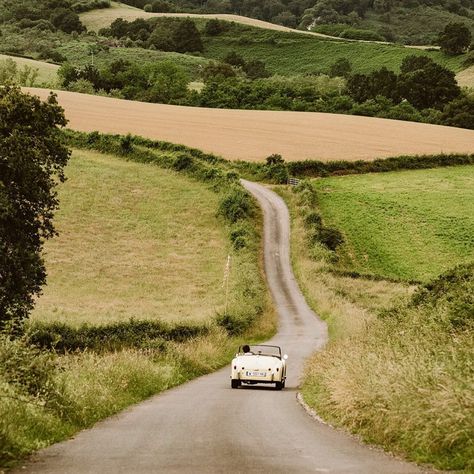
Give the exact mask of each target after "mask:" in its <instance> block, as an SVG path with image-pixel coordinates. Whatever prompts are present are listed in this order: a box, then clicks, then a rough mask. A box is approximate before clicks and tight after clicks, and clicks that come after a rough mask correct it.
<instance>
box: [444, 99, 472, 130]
mask: <svg viewBox="0 0 474 474" xmlns="http://www.w3.org/2000/svg"><path fill="white" fill-rule="evenodd" d="M440 120H441V122H442V123H444V124H445V125H450V126H452V127H461V128H469V129H471V130H474V95H473V94H468V95H464V96H461V97H460V98H459V99H455V100H453V101H452V102H450V103H449V104H447V105H446V106H445V107H444V109H443V113H442V115H441V117H440Z"/></svg>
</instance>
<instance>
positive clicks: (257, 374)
mask: <svg viewBox="0 0 474 474" xmlns="http://www.w3.org/2000/svg"><path fill="white" fill-rule="evenodd" d="M245 375H246V376H247V377H266V376H267V373H266V372H250V371H248V370H247V372H245Z"/></svg>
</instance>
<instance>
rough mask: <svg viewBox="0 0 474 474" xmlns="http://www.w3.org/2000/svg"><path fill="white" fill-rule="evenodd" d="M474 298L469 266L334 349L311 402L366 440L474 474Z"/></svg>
mask: <svg viewBox="0 0 474 474" xmlns="http://www.w3.org/2000/svg"><path fill="white" fill-rule="evenodd" d="M473 294H474V265H473V264H472V263H469V264H467V265H465V266H461V267H458V268H455V269H453V270H450V271H448V272H447V273H445V274H444V275H442V276H440V277H437V278H435V280H434V281H432V282H431V283H429V284H427V285H426V286H425V287H423V288H421V289H419V290H417V291H416V292H415V294H414V296H413V297H412V298H411V300H409V301H408V303H400V304H399V305H398V306H395V307H393V308H391V309H388V310H386V311H384V312H383V313H382V316H383V317H380V318H374V319H373V320H371V321H369V322H368V323H366V324H365V325H364V329H363V330H362V331H359V332H358V333H357V332H356V333H355V334H354V333H351V334H346V335H345V338H343V339H339V340H337V341H335V342H333V344H332V345H331V346H330V347H328V349H327V350H326V351H323V353H320V354H318V355H315V356H314V357H313V359H312V360H311V361H310V362H309V364H308V367H307V371H306V378H305V382H304V384H303V390H302V391H303V396H304V398H305V400H307V401H309V403H310V404H311V406H312V407H314V408H315V409H317V410H318V413H319V414H320V415H321V416H323V417H324V418H325V419H327V420H329V421H330V422H331V423H332V424H335V425H337V426H341V425H343V426H345V427H346V429H349V430H350V431H352V432H355V433H357V434H358V435H359V436H362V438H363V439H364V440H367V441H369V442H371V443H376V444H379V445H382V446H384V447H389V448H390V450H391V451H392V452H402V453H404V454H405V456H406V457H408V459H410V460H413V461H417V462H423V463H430V464H434V465H435V466H436V468H438V469H441V470H456V471H462V470H465V471H463V472H470V471H471V470H472V468H473V467H474V464H473V459H474V457H473V454H474V452H473V445H472V442H471V441H472V438H473V436H474V431H473V425H472V422H471V420H472V414H473V413H472V407H473V405H472V402H473V396H472V395H473V394H472V384H471V383H470V381H471V380H472V378H473V368H472V357H471V354H472V351H473V350H474V339H473V331H472V329H473V314H474V312H473V310H474V306H473V305H474V301H473V296H472V295H473ZM381 411H383V413H384V416H383V419H381V417H380V413H381Z"/></svg>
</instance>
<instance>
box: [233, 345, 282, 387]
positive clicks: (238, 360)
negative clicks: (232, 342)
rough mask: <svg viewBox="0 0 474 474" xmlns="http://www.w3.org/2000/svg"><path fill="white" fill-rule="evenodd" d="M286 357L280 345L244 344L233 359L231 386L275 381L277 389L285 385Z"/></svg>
mask: <svg viewBox="0 0 474 474" xmlns="http://www.w3.org/2000/svg"><path fill="white" fill-rule="evenodd" d="M286 359H288V356H287V355H286V354H285V355H284V356H282V355H281V349H280V347H279V346H268V345H263V344H261V345H247V344H245V345H243V346H240V347H239V351H238V352H237V354H236V355H235V358H234V359H233V360H232V366H231V368H232V373H231V376H230V378H231V383H230V384H231V387H232V388H238V387H240V386H241V385H242V384H257V383H274V384H275V388H276V389H277V390H281V389H282V388H284V387H285V380H286Z"/></svg>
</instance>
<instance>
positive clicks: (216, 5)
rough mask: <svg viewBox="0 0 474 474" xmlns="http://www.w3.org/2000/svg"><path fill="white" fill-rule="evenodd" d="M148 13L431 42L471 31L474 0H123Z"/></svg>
mask: <svg viewBox="0 0 474 474" xmlns="http://www.w3.org/2000/svg"><path fill="white" fill-rule="evenodd" d="M123 3H126V4H128V5H131V6H135V7H138V8H143V9H145V10H146V11H150V12H173V11H175V12H178V11H180V12H200V13H233V14H237V15H244V16H248V17H251V18H256V19H259V20H264V21H269V22H272V23H276V24H279V25H283V26H287V27H290V28H300V29H308V28H312V29H315V30H316V31H321V32H322V33H327V34H336V35H337V36H339V35H340V34H341V33H344V34H343V36H344V37H348V38H351V37H353V38H361V39H376V40H386V41H396V42H401V43H406V44H433V43H434V42H435V40H436V38H437V35H438V33H439V32H440V31H441V30H442V29H443V28H444V27H445V25H446V24H447V23H450V22H461V23H464V24H466V25H467V26H469V27H470V28H471V31H472V32H473V33H474V1H473V0H348V1H345V2H341V1H340V0H317V1H315V0H293V1H291V2H288V1H285V0H263V1H257V0H250V1H249V0H230V1H228V0H212V2H211V1H201V0H124V1H123Z"/></svg>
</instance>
